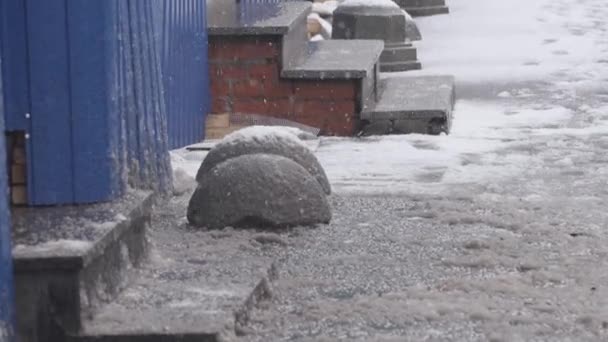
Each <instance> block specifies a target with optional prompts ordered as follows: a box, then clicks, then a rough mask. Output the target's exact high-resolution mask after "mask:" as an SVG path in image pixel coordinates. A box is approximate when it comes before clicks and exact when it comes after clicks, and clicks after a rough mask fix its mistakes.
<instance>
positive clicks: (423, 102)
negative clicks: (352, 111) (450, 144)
mask: <svg viewBox="0 0 608 342" xmlns="http://www.w3.org/2000/svg"><path fill="white" fill-rule="evenodd" d="M380 87H381V89H382V92H381V94H380V100H379V101H378V103H377V104H376V105H375V106H373V107H372V108H370V109H369V110H367V111H365V112H363V113H362V114H361V118H362V119H363V120H366V121H367V123H368V124H367V125H366V126H365V127H364V129H363V132H362V133H363V134H365V135H376V134H391V133H399V134H407V133H420V134H440V133H442V132H443V133H449V131H450V127H451V124H452V110H453V108H454V101H455V90H454V78H453V77H451V76H392V77H387V78H383V79H382V80H381V81H380Z"/></svg>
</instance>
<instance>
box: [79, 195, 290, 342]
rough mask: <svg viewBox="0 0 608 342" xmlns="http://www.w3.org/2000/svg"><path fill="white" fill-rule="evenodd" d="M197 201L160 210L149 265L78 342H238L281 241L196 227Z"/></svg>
mask: <svg viewBox="0 0 608 342" xmlns="http://www.w3.org/2000/svg"><path fill="white" fill-rule="evenodd" d="M190 195H191V192H188V193H186V194H183V195H181V196H178V197H173V198H172V199H171V200H170V201H169V202H168V203H164V204H162V205H159V206H157V207H156V208H155V210H154V213H153V218H152V224H151V227H150V229H149V230H148V232H149V239H150V242H151V244H152V246H153V248H152V250H151V255H150V261H149V263H147V264H146V265H144V266H143V267H140V268H137V269H133V270H132V272H133V273H132V277H131V283H130V285H129V286H128V287H127V288H126V289H125V290H124V291H123V292H122V293H121V294H120V295H119V296H118V297H117V298H116V299H115V300H114V301H112V303H109V304H107V305H105V306H103V307H101V308H100V309H99V310H98V311H97V312H95V313H94V314H93V315H91V316H90V317H88V318H87V319H85V320H84V321H83V328H82V329H81V331H80V332H79V333H75V334H71V339H70V340H71V341H81V342H83V341H112V342H115V341H148V342H149V341H163V342H167V341H232V340H233V339H234V337H235V335H236V334H238V333H239V329H240V327H242V326H244V325H245V324H246V323H247V321H248V319H249V312H250V310H252V309H253V307H255V306H256V305H257V304H256V303H257V301H259V300H261V299H262V298H267V297H268V296H269V295H270V293H269V291H270V290H269V289H270V285H269V284H270V282H272V281H273V280H275V278H276V269H275V264H274V262H275V261H274V260H275V258H274V256H275V255H276V253H275V252H274V249H276V248H283V247H284V246H283V245H282V244H281V242H282V240H281V238H280V237H279V236H278V235H275V234H274V233H272V232H263V231H257V230H235V229H232V228H226V229H223V230H214V231H208V230H201V229H194V228H193V227H190V226H189V225H188V224H187V222H186V218H185V214H186V206H187V202H188V199H189V197H190ZM273 237H274V238H273Z"/></svg>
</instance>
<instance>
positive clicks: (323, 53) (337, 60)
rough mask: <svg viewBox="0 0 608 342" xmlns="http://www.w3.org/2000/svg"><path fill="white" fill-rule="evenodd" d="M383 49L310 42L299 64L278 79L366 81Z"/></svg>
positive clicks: (372, 43)
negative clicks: (364, 79) (363, 79)
mask: <svg viewBox="0 0 608 342" xmlns="http://www.w3.org/2000/svg"><path fill="white" fill-rule="evenodd" d="M383 49H384V43H383V42H382V41H380V40H324V41H318V42H310V43H309V44H308V46H307V49H306V55H305V56H304V58H303V60H302V62H300V63H298V64H295V65H293V66H290V67H286V68H284V69H283V71H282V72H281V76H283V77H285V78H295V79H321V80H323V79H361V78H365V77H369V76H372V73H373V69H374V66H375V64H376V63H377V61H378V58H380V54H381V53H382V50H383Z"/></svg>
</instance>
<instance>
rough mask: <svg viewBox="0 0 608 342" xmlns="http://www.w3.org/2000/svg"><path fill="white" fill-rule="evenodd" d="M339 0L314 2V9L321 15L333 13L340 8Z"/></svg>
mask: <svg viewBox="0 0 608 342" xmlns="http://www.w3.org/2000/svg"><path fill="white" fill-rule="evenodd" d="M338 4H339V3H338V1H335V0H330V1H325V2H313V4H312V11H313V12H314V13H319V14H320V15H332V14H333V13H334V11H335V10H336V8H338Z"/></svg>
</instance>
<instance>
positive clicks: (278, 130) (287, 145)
mask: <svg viewBox="0 0 608 342" xmlns="http://www.w3.org/2000/svg"><path fill="white" fill-rule="evenodd" d="M300 137H302V138H308V137H309V135H308V134H306V133H305V132H302V131H300V130H298V129H294V128H290V127H273V126H251V127H247V128H243V129H241V130H238V131H236V132H233V133H231V134H229V135H227V136H226V137H225V138H224V139H223V140H222V141H220V142H219V143H218V144H217V145H216V146H215V147H214V148H213V149H212V150H211V151H209V154H207V156H206V157H205V159H204V160H203V163H202V164H201V167H200V168H199V170H198V173H197V175H196V180H197V181H198V182H200V181H201V180H202V179H203V177H204V176H205V174H206V173H207V172H209V171H210V170H211V169H213V168H214V167H215V166H216V165H218V164H220V163H222V162H224V161H226V160H228V159H230V158H234V157H238V156H242V155H245V154H255V153H264V154H274V155H279V156H283V157H286V158H289V159H291V160H293V161H294V162H296V163H298V164H300V165H301V166H302V167H303V168H304V169H306V170H307V171H308V172H309V173H310V174H311V175H312V177H313V178H315V179H316V180H317V181H318V182H319V185H321V188H322V189H323V191H324V192H325V193H326V194H330V193H331V186H330V184H329V180H328V179H327V175H325V170H323V167H322V166H321V164H320V163H319V161H318V160H317V157H316V156H315V155H314V154H313V153H312V151H311V150H310V149H309V148H308V146H306V145H305V144H304V143H303V142H302V140H301V139H300Z"/></svg>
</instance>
